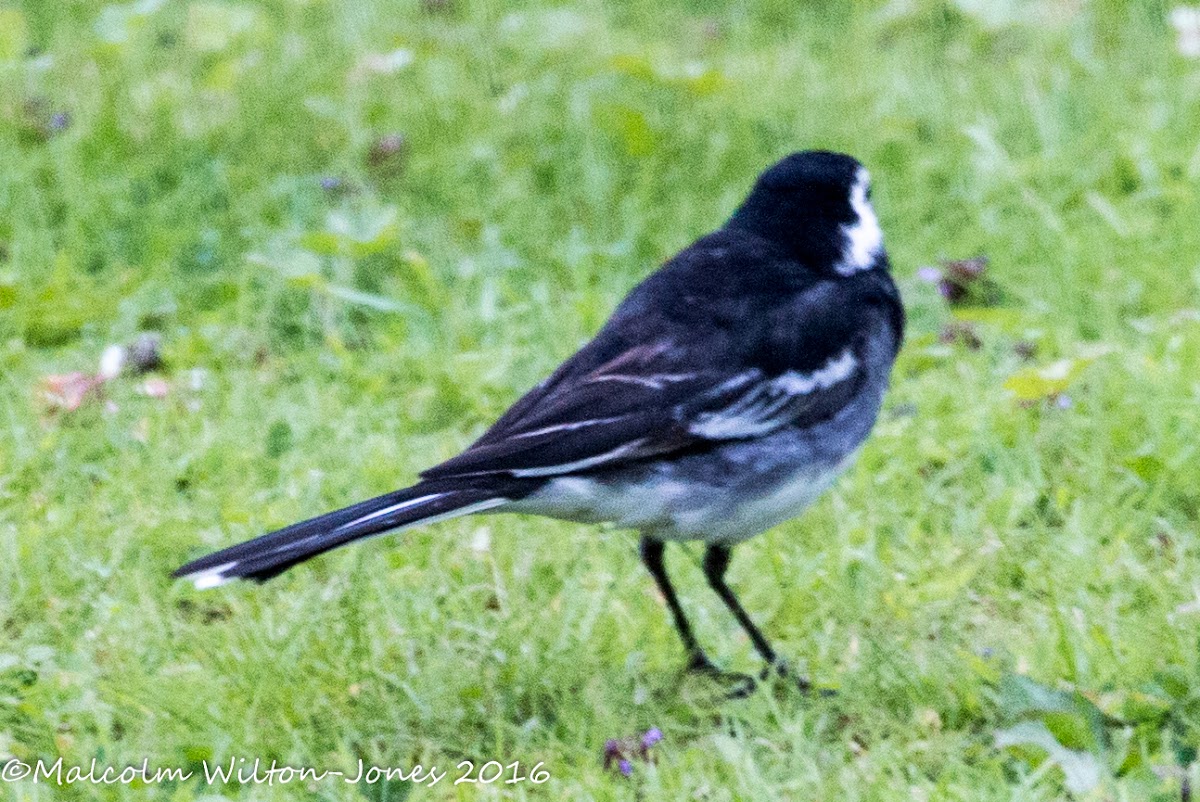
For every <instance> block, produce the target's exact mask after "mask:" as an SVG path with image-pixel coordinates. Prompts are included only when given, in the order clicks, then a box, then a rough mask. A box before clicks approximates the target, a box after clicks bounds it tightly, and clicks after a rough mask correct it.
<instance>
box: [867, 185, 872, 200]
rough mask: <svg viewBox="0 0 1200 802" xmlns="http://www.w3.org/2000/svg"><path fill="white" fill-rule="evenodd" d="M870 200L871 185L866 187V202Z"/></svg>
mask: <svg viewBox="0 0 1200 802" xmlns="http://www.w3.org/2000/svg"><path fill="white" fill-rule="evenodd" d="M870 199H871V185H870V184H868V185H867V200H870Z"/></svg>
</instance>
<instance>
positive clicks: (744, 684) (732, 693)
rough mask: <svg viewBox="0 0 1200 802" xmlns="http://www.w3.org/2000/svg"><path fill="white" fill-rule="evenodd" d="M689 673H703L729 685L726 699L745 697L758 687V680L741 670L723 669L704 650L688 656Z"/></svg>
mask: <svg viewBox="0 0 1200 802" xmlns="http://www.w3.org/2000/svg"><path fill="white" fill-rule="evenodd" d="M687 673H689V674H701V675H703V676H706V677H709V678H710V679H713V680H716V681H717V682H719V683H721V684H722V685H725V686H727V690H726V691H725V698H726V699H745V698H746V697H747V696H749V695H750V694H752V693H754V691H755V690H757V688H758V680H756V679H755V678H754V677H752V676H750V675H749V674H743V673H741V672H739V671H722V670H721V669H720V668H718V667H717V666H716V664H715V663H713V662H712V661H711V660H709V659H708V655H706V654H705V653H704V652H699V651H698V652H694V653H693V654H692V655H691V657H689V658H688V664H687Z"/></svg>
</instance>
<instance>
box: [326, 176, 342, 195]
mask: <svg viewBox="0 0 1200 802" xmlns="http://www.w3.org/2000/svg"><path fill="white" fill-rule="evenodd" d="M341 188H342V179H340V178H338V177H337V176H332V175H327V176H325V177H324V178H322V179H321V189H323V190H325V191H326V192H333V191H334V190H336V189H341Z"/></svg>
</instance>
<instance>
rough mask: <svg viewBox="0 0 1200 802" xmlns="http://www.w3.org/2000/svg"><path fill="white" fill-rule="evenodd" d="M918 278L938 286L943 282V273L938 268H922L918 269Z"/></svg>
mask: <svg viewBox="0 0 1200 802" xmlns="http://www.w3.org/2000/svg"><path fill="white" fill-rule="evenodd" d="M917 278H919V279H921V281H924V282H925V283H926V284H937V283H938V282H939V281H941V280H942V271H941V269H940V268H937V267H929V266H926V267H922V268H918V269H917Z"/></svg>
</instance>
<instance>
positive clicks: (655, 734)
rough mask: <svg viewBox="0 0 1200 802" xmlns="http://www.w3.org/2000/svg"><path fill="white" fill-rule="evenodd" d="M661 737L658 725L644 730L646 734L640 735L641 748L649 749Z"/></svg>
mask: <svg viewBox="0 0 1200 802" xmlns="http://www.w3.org/2000/svg"><path fill="white" fill-rule="evenodd" d="M662 739H663V734H662V730H660V729H659V728H658V727H651V728H650V729H648V730H646V734H645V735H643V736H642V749H649V748H650V747H652V746H654V745H655V744H656V743H658V742H659V741H661V740H662Z"/></svg>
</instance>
